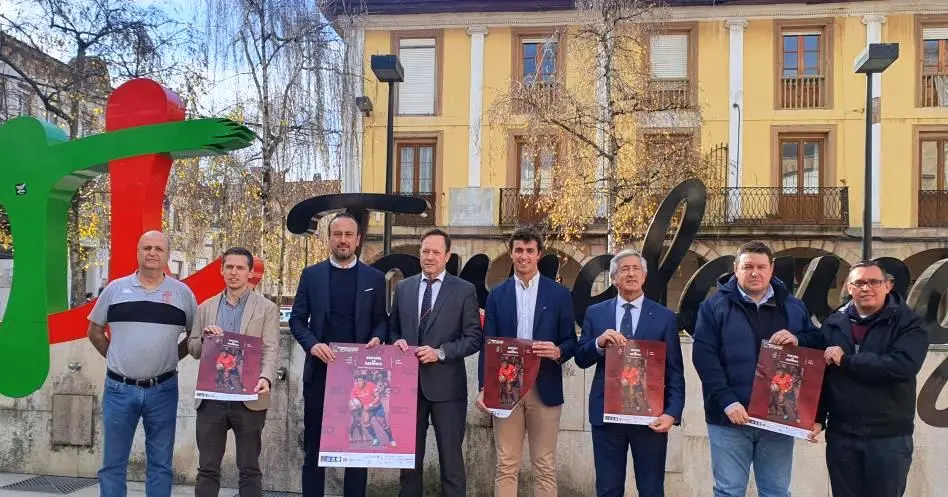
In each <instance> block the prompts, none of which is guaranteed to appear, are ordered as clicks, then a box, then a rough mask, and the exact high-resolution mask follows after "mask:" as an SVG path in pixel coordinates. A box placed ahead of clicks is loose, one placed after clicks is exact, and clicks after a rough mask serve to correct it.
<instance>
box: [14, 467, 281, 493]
mask: <svg viewBox="0 0 948 497" xmlns="http://www.w3.org/2000/svg"><path fill="white" fill-rule="evenodd" d="M34 476H35V475H23V474H15V473H0V496H2V497H53V496H63V495H68V496H69V497H98V495H99V485H92V486H89V487H85V488H82V489H80V490H76V491H74V492H70V493H66V494H64V493H61V492H37V491H22V490H9V489H6V488H3V487H5V486H7V485H10V484H14V483H18V482H22V481H25V480H28V479H30V478H32V477H34ZM235 495H237V489H233V488H226V489H225V488H222V489H221V492H220V497H233V496H235ZM264 495H266V494H264ZM284 495H285V494H284ZM171 496H172V497H193V496H194V487H192V486H186V485H175V487H174V489H173V490H172V491H171ZM128 497H145V484H144V483H143V482H138V481H130V482H128Z"/></svg>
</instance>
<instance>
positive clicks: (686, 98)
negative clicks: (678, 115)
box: [648, 79, 691, 110]
mask: <svg viewBox="0 0 948 497" xmlns="http://www.w3.org/2000/svg"><path fill="white" fill-rule="evenodd" d="M648 94H649V99H650V102H649V103H650V105H651V107H652V108H653V109H668V110H672V109H687V108H689V107H691V85H690V84H689V81H688V80H687V79H653V80H651V81H649V87H648Z"/></svg>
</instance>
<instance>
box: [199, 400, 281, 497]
mask: <svg viewBox="0 0 948 497" xmlns="http://www.w3.org/2000/svg"><path fill="white" fill-rule="evenodd" d="M266 419H267V411H265V410H264V411H251V410H250V409H247V406H245V405H244V403H243V402H223V401H219V400H205V401H202V402H201V406H200V407H198V410H197V421H196V426H195V430H194V431H195V434H196V435H197V447H198V473H197V481H196V483H195V485H194V496H195V497H217V494H218V492H219V491H220V488H221V459H222V458H223V457H224V449H226V448H227V430H234V440H235V441H236V444H237V447H236V448H237V470H238V472H239V475H240V497H261V496H262V495H263V477H262V474H261V473H260V448H261V435H262V433H263V426H264V424H265V423H266Z"/></svg>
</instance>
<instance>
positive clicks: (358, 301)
mask: <svg viewBox="0 0 948 497" xmlns="http://www.w3.org/2000/svg"><path fill="white" fill-rule="evenodd" d="M352 270H353V271H355V272H356V294H355V322H354V323H353V324H354V325H355V329H356V330H358V329H359V321H361V320H362V319H360V318H363V316H362V315H363V314H365V313H364V312H363V311H362V308H363V307H364V305H365V301H366V299H365V298H363V297H364V296H363V295H362V294H364V293H366V292H365V289H364V288H362V285H363V283H365V281H364V280H365V271H363V270H362V263H361V262H358V261H356V264H355V267H354V268H352ZM356 333H358V331H357V332H356Z"/></svg>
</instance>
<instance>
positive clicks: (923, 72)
mask: <svg viewBox="0 0 948 497" xmlns="http://www.w3.org/2000/svg"><path fill="white" fill-rule="evenodd" d="M919 31H920V34H921V36H920V39H919V45H920V46H919V53H920V54H921V67H920V74H919V79H920V83H921V86H920V89H919V90H920V91H919V105H920V106H921V107H944V106H948V22H941V23H939V22H937V21H936V22H935V23H930V22H925V21H923V22H922V23H920V24H919Z"/></svg>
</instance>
